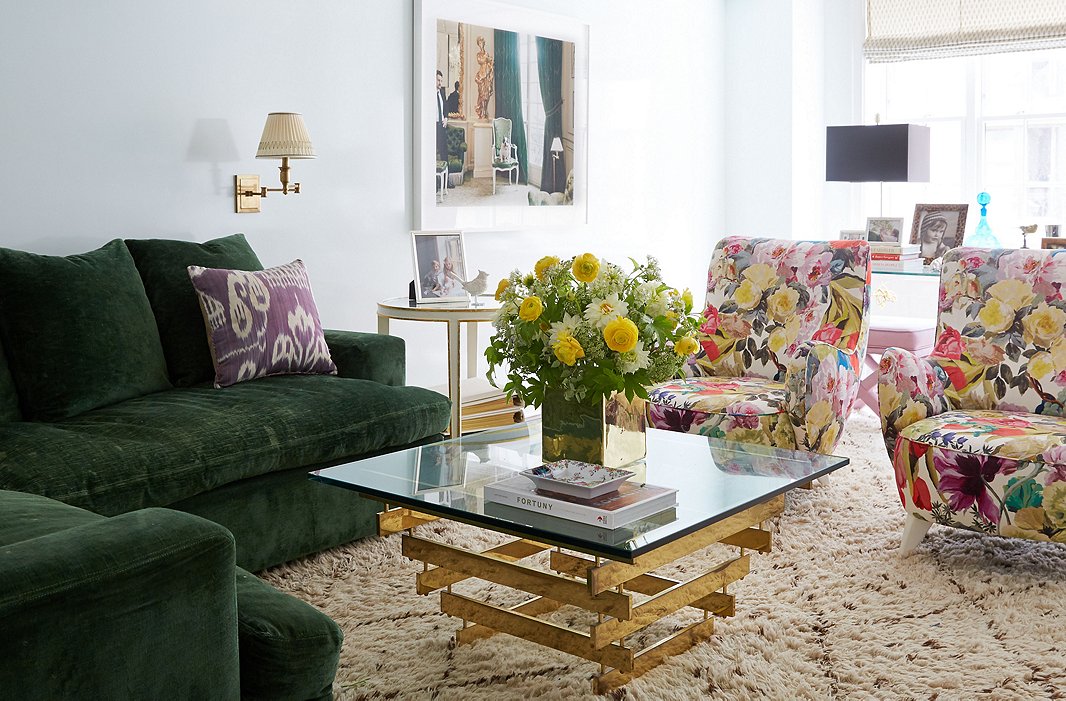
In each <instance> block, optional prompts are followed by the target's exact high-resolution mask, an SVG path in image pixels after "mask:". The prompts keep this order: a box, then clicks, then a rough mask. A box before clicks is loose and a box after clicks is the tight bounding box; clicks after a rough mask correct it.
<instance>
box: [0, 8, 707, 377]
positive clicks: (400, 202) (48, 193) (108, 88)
mask: <svg viewBox="0 0 1066 701" xmlns="http://www.w3.org/2000/svg"><path fill="white" fill-rule="evenodd" d="M515 4H522V5H526V6H530V7H536V8H538V9H542V10H544V11H547V12H555V13H558V14H567V15H570V14H574V13H580V14H579V15H578V16H579V17H580V18H582V19H583V20H585V21H587V22H588V23H589V24H590V26H591V29H590V48H591V56H590V95H589V114H590V116H589V121H590V149H589V153H590V164H589V179H590V186H589V219H590V223H589V224H588V225H587V226H583V227H579V228H575V229H572V230H559V229H552V230H541V231H523V232H520V233H511V234H495V235H493V234H477V235H472V236H471V237H470V240H469V241H468V242H467V254H468V257H469V258H470V263H471V265H473V266H476V267H480V268H484V269H485V270H487V271H489V272H490V273H492V275H493V278H494V279H495V278H496V277H497V276H500V275H502V274H504V273H505V272H507V271H508V270H510V269H511V268H513V267H516V266H517V267H523V268H524V267H528V266H530V265H531V264H532V262H533V261H535V260H536V259H537V258H538V257H540V256H541V255H543V254H545V253H547V252H553V253H558V254H560V255H569V254H572V253H577V252H582V251H584V250H591V251H595V252H597V253H599V254H601V255H604V256H607V257H609V258H611V259H613V260H616V261H619V262H623V261H624V260H625V256H626V255H643V254H644V253H653V254H655V255H657V256H659V257H660V259H661V260H662V262H663V266H664V269H665V271H666V274H667V279H668V281H669V282H671V283H674V284H676V285H678V286H686V285H687V286H691V287H693V288H694V289H696V290H697V291H698V290H700V289H702V283H703V276H704V271H705V269H706V265H707V260H708V259H709V256H710V251H711V248H712V246H713V243H714V241H715V240H716V239H717V238H718V236H719V234H720V232H721V231H722V230H723V227H724V224H725V219H724V214H723V212H724V210H725V206H724V205H725V184H724V175H723V170H722V167H721V163H722V161H723V159H724V136H723V134H724V131H725V124H724V116H723V115H724V109H723V101H722V94H723V90H724V84H723V75H724V59H723V46H724V44H725V32H724V24H725V4H724V0H718V1H716V2H707V3H690V2H684V1H683V0H673V1H672V2H659V3H655V4H654V5H652V4H649V3H644V2H641V1H640V0H625V1H622V2H620V1H618V0H595V1H590V2H584V3H581V4H579V5H578V4H575V3H573V2H569V1H564V0H551V1H544V2H536V1H535V0H523V1H522V2H520V3H518V2H516V3H515ZM0 15H2V16H3V21H2V22H0V94H2V95H3V104H4V109H3V110H0V133H4V134H7V135H9V144H8V146H7V149H6V152H5V154H4V167H3V168H2V169H0V212H2V216H0V245H2V246H6V247H11V248H19V249H24V250H30V251H36V252H41V253H50V254H64V255H65V254H70V253H76V252H82V251H85V250H89V249H92V248H96V247H98V246H100V245H101V244H103V243H104V242H106V241H107V240H109V239H111V238H115V237H172V238H182V239H189V240H197V241H203V240H206V239H209V238H213V237H216V236H220V235H225V234H229V233H232V232H236V231H243V232H244V233H245V234H246V235H247V236H248V238H249V240H250V241H251V242H252V244H253V245H254V247H255V248H256V251H257V252H258V253H259V255H260V258H261V259H262V260H263V262H264V263H265V264H267V265H274V264H280V263H285V262H288V261H290V260H292V259H293V258H297V257H300V258H302V259H303V260H304V261H305V262H306V263H307V265H308V268H309V270H310V273H311V279H312V283H313V285H314V288H315V294H316V298H317V301H318V304H319V307H320V310H321V313H322V316H323V321H324V323H325V324H326V325H327V326H330V327H336V328H349V329H356V330H373V329H374V302H375V301H376V300H377V299H378V298H381V297H384V296H389V295H397V294H406V285H407V281H408V280H409V279H410V277H411V270H410V245H409V239H408V231H409V230H410V228H411V225H412V222H411V217H410V212H411V211H412V201H411V188H410V181H411V176H410V163H411V116H410V113H411V75H410V73H411V53H412V45H411V41H412V40H411V35H412V28H411V22H412V6H411V3H410V2H409V1H403V2H400V1H392V2H377V3H363V2H345V1H343V0H321V1H319V2H315V3H302V4H301V3H293V2H291V1H286V2H282V1H280V0H258V1H257V2H251V1H249V0H230V1H228V2H225V3H219V2H213V1H211V0H188V1H187V2H184V3H163V2H158V1H155V2H150V3H149V2H143V1H136V0H111V1H110V2H108V3H73V2H58V1H56V0H42V2H37V3H28V2H27V3H20V2H15V1H14V0H4V2H3V5H2V13H0ZM279 110H292V111H297V112H302V113H303V114H304V116H305V120H306V123H307V126H308V129H309V131H310V134H311V137H312V140H313V141H314V144H315V148H316V150H317V152H318V154H319V158H318V159H317V160H314V161H295V162H293V166H294V167H293V173H292V175H293V179H294V180H296V181H299V182H300V183H301V184H302V187H303V188H304V191H303V192H302V193H301V194H299V195H295V196H294V195H290V196H288V197H282V196H281V195H274V194H272V195H270V197H268V198H267V199H266V200H265V201H263V203H262V208H263V211H262V213H260V214H244V215H238V214H234V213H233V203H232V176H233V175H234V174H235V173H259V174H260V175H262V176H263V177H264V183H271V184H274V183H276V178H277V169H276V166H277V163H276V162H275V161H256V160H254V158H253V156H254V153H255V149H256V146H257V144H258V138H259V134H260V131H261V129H262V125H263V121H264V119H265V115H266V113H267V112H269V111H279ZM694 163H698V164H699V165H698V166H696V165H694ZM394 328H396V329H397V331H398V332H399V333H400V334H401V335H403V336H404V337H405V338H407V339H408V379H409V381H410V382H412V383H414V384H436V383H443V382H444V381H445V377H446V376H445V372H444V357H445V351H444V345H443V341H444V339H443V332H442V331H441V330H440V329H439V328H432V329H429V328H416V327H415V326H414V325H412V324H402V322H401V323H398V324H396V325H395V326H394Z"/></svg>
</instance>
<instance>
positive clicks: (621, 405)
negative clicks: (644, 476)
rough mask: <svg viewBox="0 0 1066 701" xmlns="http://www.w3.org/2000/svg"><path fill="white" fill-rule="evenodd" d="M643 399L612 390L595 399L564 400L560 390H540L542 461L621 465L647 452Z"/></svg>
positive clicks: (644, 403)
mask: <svg viewBox="0 0 1066 701" xmlns="http://www.w3.org/2000/svg"><path fill="white" fill-rule="evenodd" d="M646 405H647V403H646V402H645V401H644V400H643V399H641V398H640V397H633V400H632V401H630V400H628V399H626V397H625V394H623V393H621V392H615V393H614V394H613V395H611V396H610V397H607V398H606V399H600V400H599V401H596V402H575V401H568V400H567V399H566V398H565V397H564V396H563V392H562V390H553V389H549V390H546V391H545V392H544V404H543V405H542V406H541V427H542V428H541V433H542V439H541V444H542V457H543V459H544V461H545V462H554V461H556V460H580V461H581V462H588V463H593V464H596V465H606V466H607V467H622V466H623V465H628V464H629V463H631V462H634V461H636V460H640V459H641V458H643V457H644V456H645V455H646V454H647V452H648V443H647V419H646V418H645V410H646Z"/></svg>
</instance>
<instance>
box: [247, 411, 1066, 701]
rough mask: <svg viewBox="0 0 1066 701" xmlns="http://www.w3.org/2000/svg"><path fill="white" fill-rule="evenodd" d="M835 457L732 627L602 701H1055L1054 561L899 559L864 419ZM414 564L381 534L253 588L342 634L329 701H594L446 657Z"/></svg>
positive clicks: (564, 676) (753, 578)
mask: <svg viewBox="0 0 1066 701" xmlns="http://www.w3.org/2000/svg"><path fill="white" fill-rule="evenodd" d="M837 453H839V454H842V455H846V456H848V457H849V458H851V464H850V465H849V466H848V467H845V468H842V469H841V470H838V471H837V472H836V473H834V474H833V476H832V478H831V480H830V483H829V484H828V485H826V486H821V485H819V486H816V487H815V488H814V489H813V490H796V491H794V492H792V493H790V494H788V495H787V497H786V498H787V502H786V504H787V506H786V512H785V513H784V515H782V516H781V517H780V518H779V519H778V521H777V523H776V524H775V540H774V549H773V552H772V553H770V554H768V555H761V554H758V553H753V555H752V561H751V562H752V570H751V573H750V574H749V575H748V576H747V577H745V578H744V579H743V580H741V581H740V582H737V583H736V584H735V585H733V587H731V591H732V592H733V593H735V594H736V596H737V606H736V607H737V615H736V617H734V618H727V619H721V620H719V622H718V624H717V625H716V629H715V636H714V637H713V638H712V639H711V640H710V641H708V642H706V643H704V644H701V645H698V646H696V647H694V648H693V649H691V650H689V651H688V652H685V653H684V654H681V655H678V656H676V657H673V658H671V659H669V660H668V661H667V662H665V663H664V664H662V665H661V666H659V667H657V668H656V669H653V670H652V671H650V672H648V673H647V674H646V675H644V676H643V677H640V678H638V679H636V680H634V681H632V682H631V683H630V684H629V685H628V686H627V687H625V688H623V689H619V690H618V691H616V692H615V693H614V694H613V697H614V698H618V699H671V700H672V699H698V698H711V699H762V698H766V699H797V698H802V699H808V698H809V699H831V698H848V699H896V698H898V699H940V700H946V699H979V698H987V699H1041V698H1048V699H1063V698H1066V607H1064V606H1063V603H1064V602H1066V547H1063V546H1062V545H1055V544H1045V543H1034V542H1029V541H1023V540H1007V539H999V538H995V537H991V536H980V535H976V534H972V533H968V532H964V531H959V530H953V529H948V528H944V527H940V526H934V527H933V528H932V529H931V531H930V533H929V536H927V538H926V540H925V541H924V542H923V544H922V545H921V546H920V547H919V549H918V550H917V551H916V552H915V553H914V554H912V555H911V556H909V557H906V558H901V557H899V556H898V555H897V554H896V547H897V546H898V545H899V537H900V534H901V532H902V528H903V510H902V508H901V507H900V503H899V498H898V496H897V492H896V488H895V484H894V480H893V477H892V472H891V467H890V464H889V461H888V457H887V455H886V454H885V450H884V445H883V443H882V441H881V433H880V429H879V427H878V424H877V420H876V419H875V418H874V416H873V414H871V413H868V412H866V411H865V410H864V412H862V413H858V414H857V415H855V416H854V417H853V418H852V419H851V421H850V422H849V423H848V426H847V430H846V432H845V437H844V440H843V441H842V443H841V445H840V447H839V448H838V449H837ZM696 467H697V466H694V469H696ZM421 528H423V529H429V530H430V531H432V532H434V533H433V535H434V537H438V538H441V539H443V540H446V541H448V542H451V543H455V544H459V545H464V546H474V547H482V548H484V547H490V546H491V545H493V544H495V543H497V542H499V541H500V540H502V538H500V537H499V536H494V535H492V534H488V533H486V532H484V531H480V530H478V529H476V528H473V527H469V526H463V525H456V524H436V523H435V524H428V525H426V526H422V527H421ZM731 552H735V550H734V549H732V548H726V547H724V546H714V547H712V548H709V549H707V550H705V551H702V552H699V553H696V554H694V555H692V556H690V557H689V558H686V559H685V560H682V561H679V562H678V563H675V565H674V566H673V567H671V568H665V569H664V570H661V571H662V572H666V573H669V572H671V571H674V572H682V571H688V573H689V576H691V574H692V573H693V572H694V571H695V570H696V568H697V567H698V566H699V564H700V562H701V561H705V562H715V561H718V560H720V559H722V558H723V556H726V555H728V554H729V553H731ZM420 567H421V566H420V565H419V564H417V563H413V562H409V561H406V560H405V559H404V558H403V557H402V556H401V555H400V538H399V536H392V537H389V538H368V539H365V540H361V541H357V542H354V543H351V544H349V545H346V546H343V547H340V548H336V549H334V550H331V551H327V552H323V553H320V554H318V555H315V556H313V557H309V558H306V559H304V560H301V561H298V562H295V563H290V564H287V565H282V566H280V567H276V568H273V569H271V570H268V571H266V572H263V573H261V576H262V577H264V578H265V579H266V580H267V581H269V582H270V583H271V584H273V585H275V586H276V587H278V588H279V589H281V590H283V591H287V592H290V593H292V594H294V595H295V596H297V597H300V598H302V599H304V600H305V601H308V602H310V603H311V604H313V605H315V606H317V607H318V608H320V609H321V610H322V611H324V612H325V613H327V614H328V615H330V616H332V617H333V619H334V620H336V621H337V622H338V623H339V624H340V626H341V628H343V629H344V649H343V652H342V655H341V662H340V670H339V671H338V674H337V682H336V684H335V686H334V690H335V695H336V696H337V698H340V699H493V700H498V699H581V698H594V697H593V696H592V694H591V686H590V682H589V678H590V676H591V675H593V674H594V673H596V672H597V671H598V666H597V665H595V664H594V663H591V662H586V661H583V660H581V659H579V658H576V657H571V656H569V655H566V654H563V653H558V652H555V651H553V650H550V649H547V648H544V647H540V646H539V645H535V644H533V643H529V642H526V641H524V640H520V639H517V638H513V637H510V636H507V635H496V636H493V637H492V638H489V639H487V640H482V641H480V642H477V643H474V644H473V645H467V646H463V647H459V648H453V647H452V646H451V645H450V644H449V642H450V639H451V635H452V632H453V631H454V630H455V629H456V628H457V627H459V625H460V621H458V620H456V619H452V618H449V617H447V616H445V615H443V614H441V613H439V612H438V611H437V606H438V602H439V599H438V596H437V595H435V594H434V595H430V596H418V595H417V594H415V592H414V575H415V572H416V571H418V570H419V569H420ZM455 589H456V591H459V592H461V593H464V592H477V593H479V594H480V595H482V596H487V597H489V598H491V599H492V600H493V601H494V602H496V603H499V604H501V605H509V604H512V603H517V602H518V601H519V600H521V598H524V595H520V596H519V597H518V598H516V597H515V596H514V593H513V592H511V591H510V590H507V589H504V588H499V587H495V586H494V585H488V584H471V583H469V582H467V583H464V584H463V585H456V587H455ZM687 611H692V610H691V609H687ZM556 615H557V616H558V618H557V619H556V620H558V621H567V622H573V621H574V620H575V619H578V616H579V615H580V614H579V613H575V612H574V610H572V609H562V610H561V611H560V612H558V614H556ZM698 615H699V614H697V613H695V612H693V613H692V614H685V613H684V612H682V613H679V614H677V615H676V616H675V619H676V620H675V619H667V620H666V621H665V622H663V623H662V624H659V625H660V626H661V627H660V628H659V629H658V630H657V631H655V632H657V633H662V632H663V631H664V630H665V631H667V632H668V631H669V630H670V629H671V626H675V625H677V624H679V623H683V622H685V621H691V620H694V617H695V616H698Z"/></svg>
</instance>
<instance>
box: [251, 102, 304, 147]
mask: <svg viewBox="0 0 1066 701" xmlns="http://www.w3.org/2000/svg"><path fill="white" fill-rule="evenodd" d="M255 157H256V158H314V157H315V149H314V147H313V146H312V145H311V137H310V136H309V135H308V133H307V127H305V126H304V118H303V116H301V115H300V114H297V113H296V112H271V113H270V114H268V115H267V121H266V124H265V125H264V126H263V136H262V138H260V139H259V150H258V151H256V154H255Z"/></svg>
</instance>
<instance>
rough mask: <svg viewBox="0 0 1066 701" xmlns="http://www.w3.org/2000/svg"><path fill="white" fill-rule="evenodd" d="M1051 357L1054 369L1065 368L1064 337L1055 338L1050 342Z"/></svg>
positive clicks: (1065, 342)
mask: <svg viewBox="0 0 1066 701" xmlns="http://www.w3.org/2000/svg"><path fill="white" fill-rule="evenodd" d="M1051 358H1052V359H1053V360H1054V362H1055V369H1056V370H1066V338H1056V339H1055V341H1054V343H1052V344H1051Z"/></svg>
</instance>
